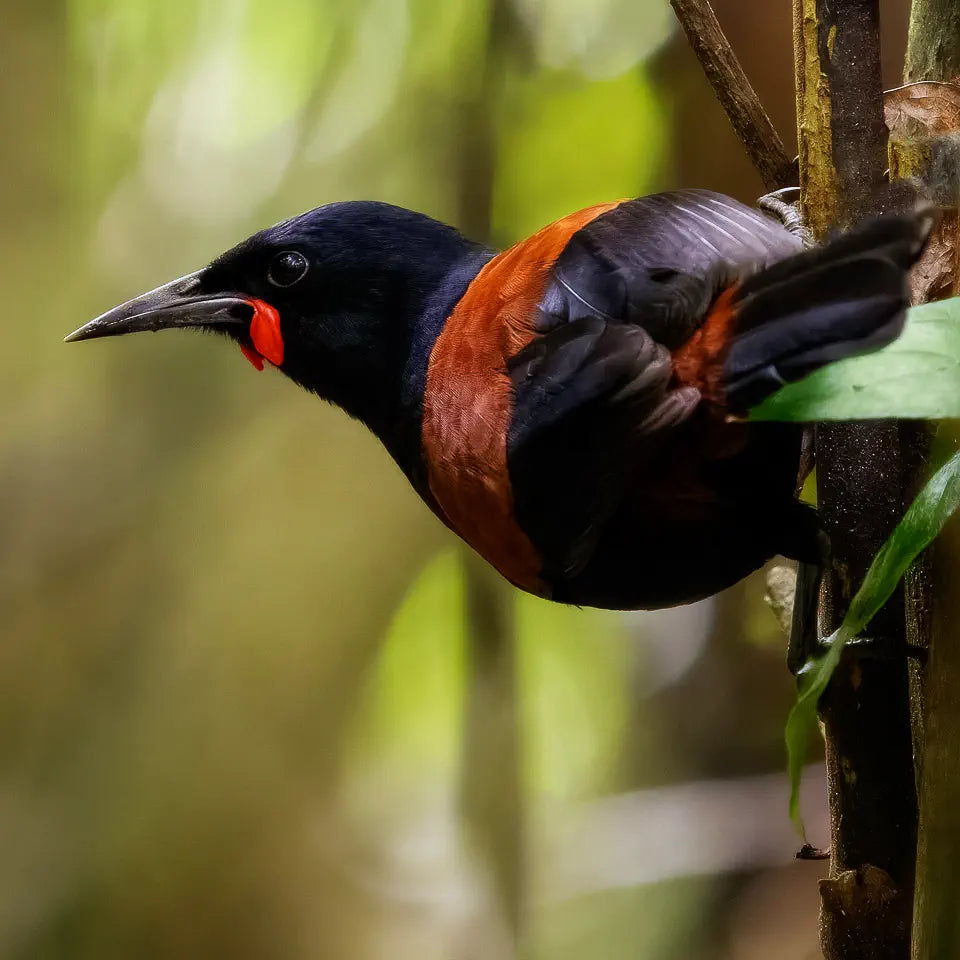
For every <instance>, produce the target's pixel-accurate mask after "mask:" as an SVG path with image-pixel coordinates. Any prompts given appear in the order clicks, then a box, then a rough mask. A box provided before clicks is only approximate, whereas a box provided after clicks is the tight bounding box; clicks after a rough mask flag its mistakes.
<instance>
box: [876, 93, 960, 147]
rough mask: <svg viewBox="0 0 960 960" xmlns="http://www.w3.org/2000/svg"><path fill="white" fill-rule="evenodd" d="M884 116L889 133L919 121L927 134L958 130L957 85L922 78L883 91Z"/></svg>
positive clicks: (909, 126)
mask: <svg viewBox="0 0 960 960" xmlns="http://www.w3.org/2000/svg"><path fill="white" fill-rule="evenodd" d="M883 115H884V120H885V121H886V123H887V127H888V129H889V130H890V132H891V133H898V132H906V131H907V130H909V129H910V128H911V127H912V126H913V125H914V124H918V125H919V126H920V127H921V128H922V129H923V130H924V131H925V132H926V133H927V134H929V135H931V136H935V135H937V134H943V133H950V132H951V131H954V130H960V86H958V85H957V84H955V83H939V82H935V81H933V80H923V81H920V82H919V83H908V84H906V86H903V87H897V88H896V89H895V90H888V91H887V92H886V93H885V94H884V103H883Z"/></svg>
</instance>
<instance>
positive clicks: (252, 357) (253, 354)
mask: <svg viewBox="0 0 960 960" xmlns="http://www.w3.org/2000/svg"><path fill="white" fill-rule="evenodd" d="M240 352H241V353H242V354H243V355H244V356H245V357H246V358H247V359H248V360H249V361H250V362H251V363H252V364H253V365H254V366H255V367H256V368H257V369H258V370H262V369H263V357H261V356H260V354H259V353H257V351H256V350H254V349H253V347H248V346H247V345H246V344H245V343H241V344H240Z"/></svg>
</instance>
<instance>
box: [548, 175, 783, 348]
mask: <svg viewBox="0 0 960 960" xmlns="http://www.w3.org/2000/svg"><path fill="white" fill-rule="evenodd" d="M800 249H801V244H800V241H799V240H798V239H797V238H796V237H795V236H794V235H793V234H791V233H789V232H788V231H787V230H785V229H784V228H783V227H782V226H781V225H780V224H778V223H776V222H775V221H773V220H771V219H770V218H769V217H767V216H765V215H764V214H762V213H759V212H758V211H756V210H751V209H750V208H749V207H746V206H744V205H743V204H741V203H737V201H735V200H731V199H730V198H729V197H724V196H722V195H720V194H717V193H711V192H710V191H707V190H677V191H672V192H669V193H660V194H654V195H652V196H649V197H640V198H638V199H636V200H629V201H627V202H625V203H622V204H620V205H619V206H618V207H616V208H615V209H613V210H611V211H609V212H608V213H605V214H603V215H602V216H600V217H598V218H597V219H596V220H594V221H592V222H591V223H589V224H587V226H585V227H583V228H582V229H581V230H579V231H578V232H577V233H576V234H574V236H573V237H572V238H571V240H570V242H569V243H568V244H567V247H566V249H565V250H564V251H563V253H562V254H561V255H560V256H559V257H558V259H557V262H556V265H555V266H554V269H553V276H552V282H551V283H550V285H549V286H548V288H547V290H546V292H545V293H544V296H543V300H542V301H541V304H540V315H539V318H538V322H539V329H541V330H544V331H546V330H550V329H553V328H555V327H557V326H560V325H562V324H563V323H565V322H568V321H570V320H574V319H577V318H578V317H583V316H597V317H603V318H605V319H608V320H616V321H620V322H624V323H633V324H638V325H640V326H643V327H644V328H645V329H646V330H647V331H649V333H650V334H651V335H652V336H653V338H654V339H655V340H656V341H657V342H658V343H662V344H663V345H664V346H667V347H669V348H670V349H674V348H676V347H678V346H679V345H680V344H682V343H683V342H684V341H686V340H687V339H689V337H690V336H691V334H692V333H693V332H694V331H695V330H696V329H697V327H699V325H700V323H702V321H703V317H704V315H705V314H706V311H707V309H708V307H709V305H710V303H711V302H712V301H713V299H714V297H715V296H716V294H717V292H718V291H719V290H720V289H722V288H723V287H724V286H726V285H728V284H729V283H730V282H731V281H733V280H735V279H738V278H741V277H743V276H746V275H747V274H749V273H751V272H753V271H754V270H756V269H758V268H760V267H763V266H766V265H768V264H771V263H774V262H775V261H777V260H780V259H782V258H783V257H787V256H790V255H791V254H794V253H797V252H798V251H799V250H800Z"/></svg>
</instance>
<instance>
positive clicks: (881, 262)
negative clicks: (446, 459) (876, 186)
mask: <svg viewBox="0 0 960 960" xmlns="http://www.w3.org/2000/svg"><path fill="white" fill-rule="evenodd" d="M932 225H933V219H932V217H931V216H930V215H928V214H927V213H925V212H923V211H921V212H918V213H913V214H907V215H892V216H886V217H882V218H878V219H875V220H871V221H868V222H866V223H864V224H862V225H861V226H860V227H858V228H857V229H856V230H853V231H851V232H850V233H848V234H845V235H843V236H841V237H839V238H837V239H836V240H834V241H832V242H830V243H827V244H826V245H824V246H823V247H820V248H817V249H814V250H809V251H807V252H805V253H802V254H799V255H797V256H794V257H790V258H788V259H787V260H784V261H782V262H780V263H777V264H775V265H774V266H772V267H770V268H768V269H766V270H762V271H760V272H759V273H757V274H755V275H753V276H751V277H750V278H749V279H747V280H746V281H745V282H744V284H743V287H742V288H741V291H740V297H741V299H740V302H739V304H738V307H737V320H738V331H739V332H738V333H737V335H736V336H735V337H733V339H732V340H731V343H730V348H729V351H728V353H727V356H726V359H725V361H724V370H723V373H724V384H725V393H726V397H727V401H728V403H729V404H730V406H731V408H732V409H735V410H741V411H746V410H747V409H749V408H750V407H751V406H753V405H755V404H757V403H759V402H760V401H761V400H762V399H763V398H764V397H765V396H767V395H768V394H770V393H772V392H773V391H775V390H778V389H779V388H780V387H781V386H782V385H783V384H784V383H790V382H792V381H794V380H798V379H800V378H801V377H804V376H806V375H807V374H808V373H810V372H812V371H813V370H816V369H817V368H818V367H822V366H823V365H824V364H827V363H831V362H833V361H834V360H840V359H842V358H843V357H849V356H852V355H854V354H856V353H862V352H864V351H866V350H871V349H876V348H878V347H882V346H885V345H886V344H888V343H890V342H891V341H893V340H895V339H896V338H897V337H898V336H899V334H900V331H901V330H902V329H903V323H904V320H905V318H906V311H907V307H908V306H909V303H910V290H909V286H908V283H907V271H908V270H909V269H910V267H911V266H912V265H913V263H914V261H915V260H916V259H917V257H918V256H919V254H920V251H921V250H922V249H923V245H924V243H925V241H926V238H927V236H928V235H929V232H930V229H931V227H932Z"/></svg>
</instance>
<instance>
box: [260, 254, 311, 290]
mask: <svg viewBox="0 0 960 960" xmlns="http://www.w3.org/2000/svg"><path fill="white" fill-rule="evenodd" d="M307 267H308V264H307V258H306V257H305V256H304V255H303V254H302V253H297V251H296V250H285V251H284V252H283V253H278V254H277V255H276V256H275V257H274V258H273V262H272V263H271V264H270V269H269V270H268V271H267V279H268V280H269V281H270V282H271V283H272V284H273V285H274V286H275V287H292V286H293V285H294V284H295V283H296V282H297V281H298V280H302V279H303V276H304V274H306V272H307Z"/></svg>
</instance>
